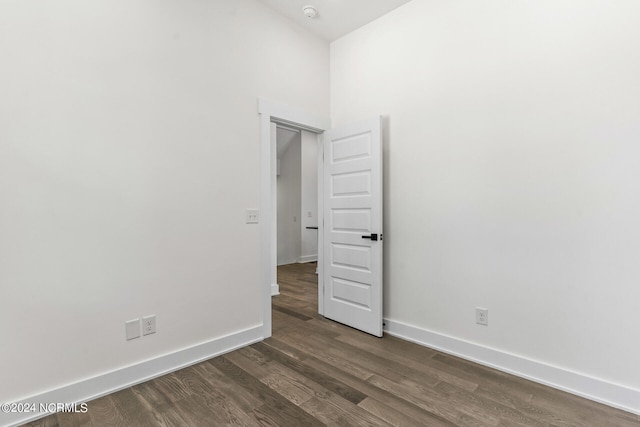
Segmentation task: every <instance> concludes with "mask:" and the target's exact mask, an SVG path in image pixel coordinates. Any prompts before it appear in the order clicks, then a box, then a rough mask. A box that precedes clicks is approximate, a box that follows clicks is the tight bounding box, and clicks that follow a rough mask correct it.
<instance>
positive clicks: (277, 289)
mask: <svg viewBox="0 0 640 427" xmlns="http://www.w3.org/2000/svg"><path fill="white" fill-rule="evenodd" d="M276 295H280V285H278V284H277V283H272V284H271V296H272V297H274V296H276Z"/></svg>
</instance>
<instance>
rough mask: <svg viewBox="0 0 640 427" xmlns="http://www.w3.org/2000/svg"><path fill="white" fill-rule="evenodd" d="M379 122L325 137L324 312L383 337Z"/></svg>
mask: <svg viewBox="0 0 640 427" xmlns="http://www.w3.org/2000/svg"><path fill="white" fill-rule="evenodd" d="M381 127H382V122H381V119H380V117H377V118H375V119H373V120H369V121H367V122H363V123H360V124H357V125H353V126H349V127H345V128H342V129H334V130H332V131H329V132H326V133H325V137H324V159H325V163H324V172H323V182H324V198H323V205H324V218H325V223H324V227H323V230H322V232H323V242H324V243H323V246H324V247H323V260H324V266H322V268H323V281H324V283H323V285H324V294H323V302H324V315H325V316H326V317H328V318H330V319H333V320H336V321H338V322H341V323H344V324H346V325H349V326H352V327H354V328H357V329H360V330H362V331H365V332H368V333H370V334H372V335H376V336H382V241H381V240H382V239H381V238H380V239H379V240H374V239H367V238H363V236H364V237H367V236H370V235H371V234H372V233H375V234H377V235H378V236H382V137H381V136H382V131H381Z"/></svg>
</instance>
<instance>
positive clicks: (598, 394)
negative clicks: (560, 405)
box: [384, 319, 640, 415]
mask: <svg viewBox="0 0 640 427" xmlns="http://www.w3.org/2000/svg"><path fill="white" fill-rule="evenodd" d="M384 323H385V327H384V331H385V332H386V333H388V334H389V335H393V336H396V337H398V338H402V339H405V340H408V341H411V342H414V343H416V344H420V345H422V346H425V347H430V348H433V349H435V350H439V351H442V352H443V353H448V354H451V355H454V356H458V357H461V358H463V359H466V360H470V361H472V362H476V363H479V364H481V365H485V366H489V367H491V368H494V369H498V370H500V371H503V372H507V373H509V374H513V375H516V376H518V377H522V378H526V379H528V380H531V381H535V382H537V383H540V384H544V385H548V386H549V387H553V388H556V389H559V390H563V391H566V392H568V393H572V394H575V395H578V396H581V397H584V398H586V399H590V400H594V401H596V402H599V403H603V404H605V405H608V406H612V407H614V408H618V409H622V410H624V411H627V412H631V413H634V414H639V415H640V390H636V389H632V388H629V387H625V386H622V385H619V384H615V383H611V382H608V381H604V380H601V379H598V378H593V377H590V376H587V375H584V374H580V373H577V372H573V371H569V370H567V369H563V368H559V367H556V366H552V365H548V364H545V363H542V362H537V361H535V360H531V359H527V358H525V357H522V356H516V355H514V354H510V353H506V352H503V351H500V350H496V349H493V348H489V347H484V346H481V345H478V344H474V343H470V342H468V341H463V340H460V339H458V338H454V337H450V336H448V335H443V334H439V333H436V332H432V331H428V330H426V329H421V328H418V327H416V326H412V325H407V324H405V323H402V322H396V321H393V320H389V319H385V320H384Z"/></svg>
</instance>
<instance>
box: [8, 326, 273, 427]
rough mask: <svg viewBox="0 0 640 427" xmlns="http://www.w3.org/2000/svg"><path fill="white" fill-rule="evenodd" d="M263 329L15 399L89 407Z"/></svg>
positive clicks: (254, 338) (13, 417)
mask: <svg viewBox="0 0 640 427" xmlns="http://www.w3.org/2000/svg"><path fill="white" fill-rule="evenodd" d="M262 332H263V325H258V326H254V327H252V328H248V329H245V330H241V331H238V332H235V333H232V334H229V335H226V336H223V337H219V338H215V339H213V340H210V341H206V342H203V343H200V344H197V345H194V346H192V347H187V348H184V349H181V350H178V351H175V352H172V353H167V354H164V355H162V356H158V357H155V358H153V359H149V360H145V361H143V362H140V363H136V364H133V365H129V366H126V367H124V368H120V369H117V370H114V371H110V372H106V373H104V374H101V375H97V376H95V377H92V378H87V379H84V380H81V381H77V382H75V383H72V384H68V385H65V386H62V387H58V388H55V389H52V390H49V391H46V392H43V393H40V394H37V395H34V396H31V397H28V398H24V399H21V400H20V401H19V402H16V403H25V404H26V403H28V404H29V405H31V404H35V405H36V408H39V406H40V404H41V403H42V404H50V403H52V402H65V403H76V404H80V403H84V402H87V406H88V409H89V411H90V410H91V402H90V401H91V400H94V399H97V398H100V397H102V396H105V395H107V394H111V393H115V392H117V391H119V390H122V389H125V388H128V387H131V386H134V385H136V384H140V383H143V382H145V381H149V380H152V379H154V378H157V377H160V376H162V375H166V374H169V373H171V372H174V371H178V370H180V369H183V368H186V367H188V366H191V365H195V364H196V363H200V362H203V361H205V360H208V359H211V358H213V357H216V356H220V355H222V354H225V353H229V352H231V351H233V350H236V349H239V348H241V347H245V346H248V345H251V344H254V343H256V342H259V341H262V340H263V339H264V336H263V334H262ZM47 415H50V413H40V412H31V413H19V412H14V413H3V414H1V415H0V425H2V426H6V427H14V426H19V425H22V424H25V423H28V422H32V421H35V420H37V419H39V418H42V417H45V416H47Z"/></svg>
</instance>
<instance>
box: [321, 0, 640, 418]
mask: <svg viewBox="0 0 640 427" xmlns="http://www.w3.org/2000/svg"><path fill="white" fill-rule="evenodd" d="M639 14H640V3H639V2H637V1H635V0H616V1H600V0H586V1H585V0H542V1H539V0H536V1H533V0H531V1H518V2H514V1H511V0H492V1H483V2H473V1H444V0H439V1H427V0H424V1H418V0H416V1H412V2H410V3H408V4H407V5H405V6H402V7H400V8H399V9H397V10H395V11H393V12H392V13H391V14H389V15H386V16H385V17H383V18H381V19H379V20H378V21H375V22H374V23H372V24H370V25H368V26H366V27H363V28H362V29H360V30H358V31H356V32H354V33H352V34H350V35H347V36H345V37H344V38H342V39H339V40H337V41H336V42H334V43H332V45H331V114H332V119H333V124H334V126H339V125H342V124H346V123H348V122H351V121H354V120H358V119H361V118H366V117H368V116H372V115H375V114H380V113H382V114H384V115H385V118H386V123H385V125H386V131H385V138H386V143H385V150H384V151H385V156H386V160H385V181H384V186H385V188H384V190H385V216H386V220H385V227H384V228H385V254H386V259H385V265H384V268H385V276H384V280H385V287H386V288H385V299H386V300H385V301H386V302H385V307H384V314H385V317H386V318H388V319H390V320H393V321H395V322H398V323H402V324H405V325H409V326H411V327H415V328H416V329H420V330H424V331H430V332H434V333H437V334H441V335H444V336H447V337H453V338H454V339H456V340H461V341H465V342H469V343H475V344H478V345H480V346H484V347H489V348H491V349H496V350H499V351H500V352H503V353H504V354H512V355H517V356H520V357H523V358H526V359H530V360H533V361H537V362H540V363H541V364H544V365H549V366H553V367H557V368H560V369H561V370H565V371H572V372H575V373H578V374H582V375H584V376H586V377H591V378H596V379H599V380H602V381H603V382H606V383H608V384H614V385H620V386H624V387H627V388H630V389H631V390H635V393H636V396H638V394H637V393H638V391H639V390H640V369H638V360H640V344H639V342H638V340H637V338H636V335H635V332H634V331H635V328H636V326H637V325H639V324H640V311H639V310H638V301H640V286H638V283H639V281H640V262H638V260H639V259H640V222H638V218H640V192H639V191H638V182H640V168H638V158H640V144H638V141H639V140H640V121H639V120H638V118H639V117H640V102H638V100H639V99H640V55H638V40H640V26H639V25H638V24H637V16H638V15H639ZM478 306H480V307H485V308H488V309H489V326H488V327H482V326H479V325H476V324H475V321H474V320H475V319H474V309H475V307H478ZM630 405H631V406H633V405H635V408H633V409H635V410H636V411H640V403H638V402H637V401H636V402H635V403H632V404H630Z"/></svg>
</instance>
